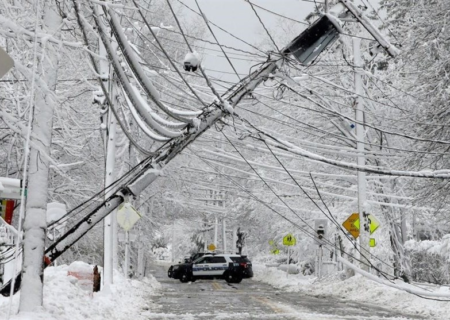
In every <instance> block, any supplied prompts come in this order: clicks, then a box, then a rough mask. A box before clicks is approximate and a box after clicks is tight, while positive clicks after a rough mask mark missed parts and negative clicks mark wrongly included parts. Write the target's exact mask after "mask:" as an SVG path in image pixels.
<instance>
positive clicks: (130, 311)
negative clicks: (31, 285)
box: [0, 262, 160, 320]
mask: <svg viewBox="0 0 450 320" xmlns="http://www.w3.org/2000/svg"><path fill="white" fill-rule="evenodd" d="M86 266H88V267H89V270H91V271H92V267H93V266H89V265H87V264H84V263H79V262H77V263H76V264H75V265H72V266H71V268H75V269H76V270H77V271H79V270H81V269H83V270H84V269H85V267H86ZM80 268H81V269H80ZM68 271H69V266H67V265H63V266H58V267H48V268H47V269H46V270H45V277H44V279H45V285H44V307H43V308H42V310H38V311H35V312H33V313H26V314H20V315H15V313H17V310H18V306H19V294H20V293H18V294H16V295H15V296H14V297H13V305H12V309H11V310H12V311H11V314H12V315H13V316H12V317H11V319H12V320H44V319H45V320H69V319H70V320H86V319H89V320H101V319H108V320H128V319H133V320H144V319H145V320H147V319H148V317H146V316H145V315H144V313H145V312H148V310H149V309H151V308H152V306H151V305H150V299H149V298H148V297H149V295H151V294H153V293H154V292H155V290H157V289H159V288H160V284H159V283H158V282H157V281H156V279H154V278H153V277H152V276H151V277H150V278H145V279H144V280H143V281H137V280H129V279H125V278H124V277H123V275H122V274H120V273H118V272H115V274H114V284H113V285H112V286H111V292H110V293H107V292H95V293H94V294H93V295H92V294H89V293H88V292H86V291H84V290H83V289H82V288H80V287H79V286H78V285H77V281H76V280H75V279H74V277H73V276H68ZM9 302H10V298H7V297H2V296H0V319H7V316H8V309H9Z"/></svg>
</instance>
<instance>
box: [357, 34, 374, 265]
mask: <svg viewBox="0 0 450 320" xmlns="http://www.w3.org/2000/svg"><path fill="white" fill-rule="evenodd" d="M353 64H354V66H355V93H356V94H357V97H356V101H355V112H356V117H355V118H356V140H357V142H356V149H357V151H358V160H357V161H358V166H360V167H364V166H365V164H366V157H365V143H364V136H365V130H364V101H363V99H362V95H363V93H364V92H363V83H362V68H363V63H362V59H361V39H359V38H356V37H354V38H353ZM358 212H359V222H360V223H359V225H360V227H359V247H360V252H361V257H360V258H361V259H360V261H361V265H360V267H361V269H363V270H365V271H369V265H370V263H369V260H368V259H369V258H370V252H369V249H370V247H369V224H368V219H367V216H368V213H367V212H366V173H365V172H363V171H358Z"/></svg>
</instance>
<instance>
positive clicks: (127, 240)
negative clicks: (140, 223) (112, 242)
mask: <svg viewBox="0 0 450 320" xmlns="http://www.w3.org/2000/svg"><path fill="white" fill-rule="evenodd" d="M129 243H130V234H129V232H128V231H126V232H125V263H124V267H123V272H124V275H125V278H128V270H129V269H130V267H129V264H130V252H129Z"/></svg>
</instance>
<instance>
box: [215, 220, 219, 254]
mask: <svg viewBox="0 0 450 320" xmlns="http://www.w3.org/2000/svg"><path fill="white" fill-rule="evenodd" d="M214 219H215V222H214V246H215V247H216V248H217V229H218V223H219V222H218V221H217V216H215V217H214Z"/></svg>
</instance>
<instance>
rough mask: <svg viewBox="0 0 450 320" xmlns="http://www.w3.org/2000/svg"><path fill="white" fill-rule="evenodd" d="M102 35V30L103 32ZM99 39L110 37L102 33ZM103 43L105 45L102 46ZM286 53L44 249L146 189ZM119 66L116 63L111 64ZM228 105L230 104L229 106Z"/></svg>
mask: <svg viewBox="0 0 450 320" xmlns="http://www.w3.org/2000/svg"><path fill="white" fill-rule="evenodd" d="M102 36H103V34H102ZM102 40H103V41H104V42H105V41H109V39H108V38H106V37H102ZM105 47H106V46H105ZM286 55H287V49H284V50H283V51H282V52H281V56H280V55H279V54H277V55H275V57H274V58H271V59H269V60H268V61H267V62H266V63H264V64H263V65H262V66H261V67H260V68H259V69H258V70H256V71H254V72H253V73H252V74H250V75H249V76H247V77H246V78H244V79H243V80H242V81H241V82H240V83H239V84H238V85H236V89H235V90H234V91H233V92H232V93H230V94H228V95H226V96H224V97H223V100H224V101H226V103H227V104H229V105H228V106H223V105H222V104H221V103H218V102H214V103H212V104H211V105H209V106H208V107H206V108H204V109H203V112H202V113H201V114H200V115H199V116H198V117H197V119H198V125H196V126H194V125H193V124H191V125H189V126H188V128H187V130H186V134H184V135H182V136H180V137H176V138H172V139H171V140H170V141H169V142H168V143H166V144H164V145H163V146H162V147H160V148H159V149H158V150H157V151H156V152H155V155H154V156H150V157H148V158H147V159H146V160H144V161H143V162H141V169H140V170H137V171H136V172H134V173H133V174H132V175H131V177H130V178H129V179H128V183H127V186H126V187H123V188H121V189H120V190H118V191H117V192H115V193H114V194H113V195H111V196H110V197H108V199H106V201H105V202H103V203H102V204H100V205H99V206H98V207H97V208H96V209H94V211H92V212H90V213H89V214H87V215H86V216H85V217H83V218H82V219H81V220H80V221H79V222H78V223H77V224H75V225H74V226H73V227H72V228H71V229H70V230H69V231H68V232H66V233H65V234H64V235H63V236H62V237H61V238H60V239H58V240H57V241H56V242H55V243H53V244H52V245H51V246H50V247H49V248H48V249H47V250H46V253H47V254H48V257H49V259H50V260H51V261H53V260H54V259H56V258H57V257H59V256H60V255H61V254H63V253H64V252H65V251H66V250H67V249H68V248H69V247H70V246H72V245H73V244H74V243H75V242H77V241H78V240H79V239H80V238H81V237H82V236H83V235H84V234H86V232H88V231H89V230H91V229H92V228H93V227H94V226H95V225H96V224H97V223H99V222H100V221H102V220H103V219H104V218H105V217H106V216H107V215H108V214H109V213H110V212H112V211H113V210H114V209H116V208H117V207H118V206H119V205H120V204H121V203H123V202H124V201H126V199H127V198H128V197H129V196H135V195H138V194H140V193H141V192H142V191H143V190H145V189H146V188H147V187H148V186H149V185H150V184H152V183H153V182H154V181H155V180H156V179H157V178H158V177H159V176H160V175H161V169H163V168H164V167H165V166H166V165H167V164H168V163H169V162H170V161H171V160H172V159H173V158H175V157H176V156H177V155H178V154H179V153H180V152H181V151H183V150H184V148H186V147H187V146H188V145H189V144H190V143H192V142H193V141H195V140H196V139H197V138H198V137H199V136H200V135H202V134H203V132H205V131H206V130H207V129H209V128H210V127H211V126H212V125H213V124H214V123H215V122H216V121H218V120H219V119H221V118H222V117H223V116H224V115H227V114H229V110H230V109H231V108H234V107H235V106H236V105H237V104H238V103H239V102H240V101H241V100H242V99H243V98H244V97H245V96H246V95H248V94H249V93H251V92H252V91H253V90H254V89H255V88H256V87H257V86H258V85H259V84H260V83H261V82H263V81H264V80H266V79H268V78H269V77H270V76H271V75H272V74H274V73H275V71H276V70H277V69H278V68H279V67H280V66H281V64H282V63H283V59H284V57H285V56H286ZM114 67H118V66H114ZM230 107H231V108H230Z"/></svg>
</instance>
